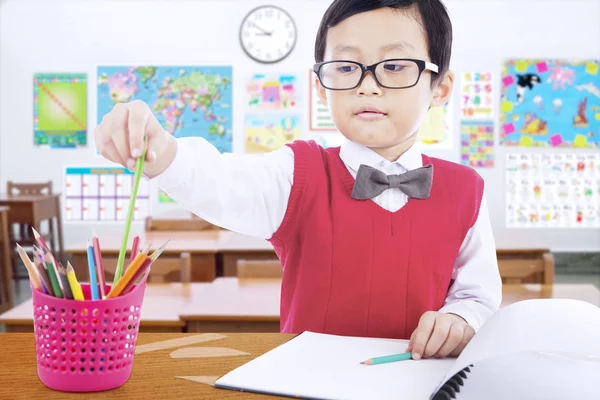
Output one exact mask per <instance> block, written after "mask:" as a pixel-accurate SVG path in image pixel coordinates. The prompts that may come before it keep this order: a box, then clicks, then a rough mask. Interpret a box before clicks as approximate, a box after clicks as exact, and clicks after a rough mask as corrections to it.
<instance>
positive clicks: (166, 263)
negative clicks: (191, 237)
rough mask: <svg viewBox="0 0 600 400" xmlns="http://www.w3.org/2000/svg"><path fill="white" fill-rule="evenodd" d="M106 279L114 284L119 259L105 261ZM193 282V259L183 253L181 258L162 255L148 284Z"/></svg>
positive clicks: (153, 267)
mask: <svg viewBox="0 0 600 400" xmlns="http://www.w3.org/2000/svg"><path fill="white" fill-rule="evenodd" d="M102 261H103V263H102V264H103V267H104V279H106V282H112V281H113V279H114V276H115V269H116V267H117V257H108V258H106V259H103V260H102ZM191 280H192V258H191V256H190V253H187V252H186V253H181V254H180V256H179V257H176V256H169V255H166V254H163V255H161V256H160V257H159V258H158V259H157V260H156V261H155V262H154V263H152V267H151V268H150V275H149V276H148V280H147V282H151V283H164V282H183V283H189V282H191Z"/></svg>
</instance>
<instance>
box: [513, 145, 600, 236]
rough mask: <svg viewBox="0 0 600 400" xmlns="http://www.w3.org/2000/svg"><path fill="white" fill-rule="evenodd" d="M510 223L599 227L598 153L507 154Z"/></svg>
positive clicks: (599, 176)
mask: <svg viewBox="0 0 600 400" xmlns="http://www.w3.org/2000/svg"><path fill="white" fill-rule="evenodd" d="M506 225H507V227H508V228H598V227H600V154H594V153H584V154H573V153H553V154H544V153H542V154H507V155H506Z"/></svg>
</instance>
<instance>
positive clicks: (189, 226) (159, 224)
mask: <svg viewBox="0 0 600 400" xmlns="http://www.w3.org/2000/svg"><path fill="white" fill-rule="evenodd" d="M144 229H145V230H146V232H151V231H206V230H211V229H215V225H213V224H211V223H210V222H207V221H205V220H203V219H200V218H192V219H153V218H152V217H146V221H145V225H144ZM217 229H219V228H217Z"/></svg>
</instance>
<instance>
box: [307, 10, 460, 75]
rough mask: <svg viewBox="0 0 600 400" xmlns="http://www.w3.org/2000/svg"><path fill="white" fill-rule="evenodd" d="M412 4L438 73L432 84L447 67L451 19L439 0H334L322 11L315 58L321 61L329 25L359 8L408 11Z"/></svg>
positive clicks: (355, 12)
mask: <svg viewBox="0 0 600 400" xmlns="http://www.w3.org/2000/svg"><path fill="white" fill-rule="evenodd" d="M413 6H415V7H416V9H417V10H418V14H419V15H415V17H416V18H417V20H418V21H419V17H420V21H419V22H420V23H421V24H422V26H423V29H424V31H425V37H426V40H427V47H428V52H429V58H430V59H431V62H432V63H434V64H437V66H438V68H439V72H438V74H437V75H436V74H434V75H433V76H432V84H434V83H436V82H438V81H439V80H441V79H442V77H443V76H444V75H445V73H446V72H447V71H448V68H449V66H450V55H451V53H452V23H451V22H450V16H449V15H448V11H447V10H446V7H445V6H444V4H443V3H442V1H441V0H335V1H334V2H333V3H332V4H331V5H330V6H329V8H328V9H327V11H326V12H325V14H324V15H323V19H322V20H321V25H320V26H319V30H318V32H317V39H316V41H315V62H321V61H323V58H324V56H325V43H326V39H327V31H328V30H329V28H331V27H334V26H336V25H337V24H339V23H340V22H342V21H344V20H345V19H347V18H350V17H351V16H353V15H355V14H359V13H362V12H366V11H372V10H377V9H379V8H384V7H390V8H394V9H397V10H407V11H408V10H409V9H410V8H411V7H413Z"/></svg>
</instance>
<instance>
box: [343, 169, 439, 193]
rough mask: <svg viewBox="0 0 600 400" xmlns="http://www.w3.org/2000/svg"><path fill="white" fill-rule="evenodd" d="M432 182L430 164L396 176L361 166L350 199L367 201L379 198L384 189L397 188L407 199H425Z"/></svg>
mask: <svg viewBox="0 0 600 400" xmlns="http://www.w3.org/2000/svg"><path fill="white" fill-rule="evenodd" d="M432 181H433V165H432V164H429V165H426V166H424V167H421V168H417V169H413V170H411V171H407V172H405V173H403V174H397V175H386V174H385V173H384V172H381V171H380V170H378V169H376V168H373V167H369V166H368V165H364V164H362V165H361V166H360V167H359V168H358V173H357V174H356V182H354V188H353V189H352V197H353V198H355V199H356V200H368V199H372V198H373V197H376V196H379V195H380V194H381V193H383V192H384V190H386V189H390V188H397V189H400V190H401V191H402V192H404V194H406V195H407V196H408V197H412V198H415V199H426V198H428V197H429V193H430V191H431V183H432Z"/></svg>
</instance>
